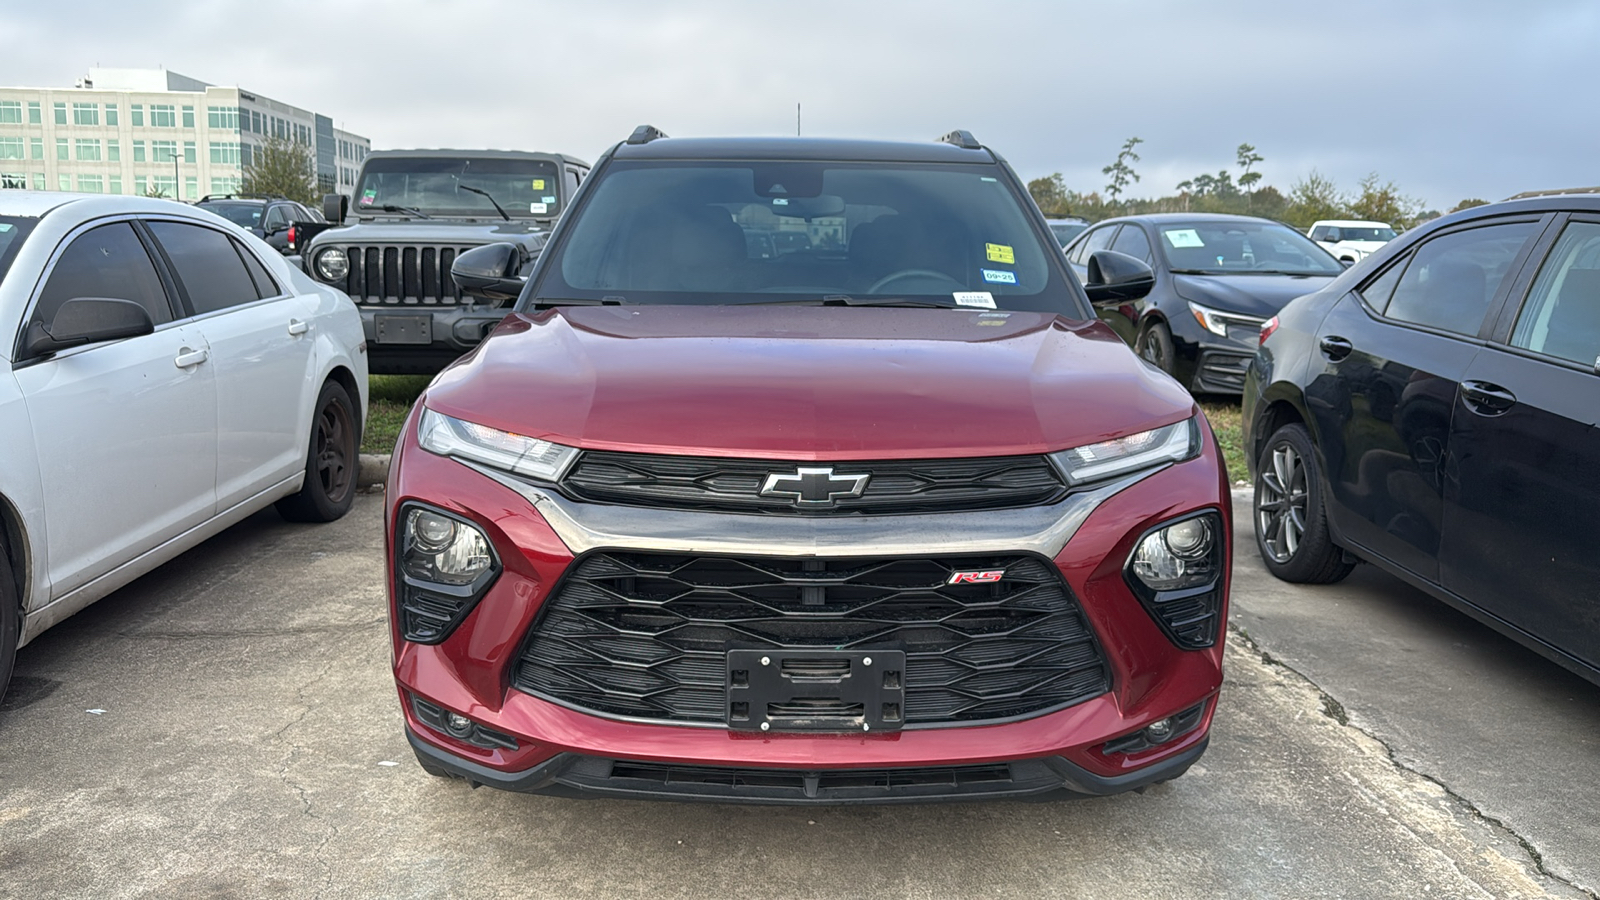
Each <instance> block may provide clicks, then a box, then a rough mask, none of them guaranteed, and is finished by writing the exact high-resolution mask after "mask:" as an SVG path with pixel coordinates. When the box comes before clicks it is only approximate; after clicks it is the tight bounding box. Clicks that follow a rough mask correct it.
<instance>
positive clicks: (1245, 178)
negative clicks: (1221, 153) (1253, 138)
mask: <svg viewBox="0 0 1600 900" xmlns="http://www.w3.org/2000/svg"><path fill="white" fill-rule="evenodd" d="M1235 152H1236V154H1237V156H1236V158H1237V159H1238V160H1239V169H1240V172H1239V187H1241V188H1244V192H1245V193H1247V194H1249V193H1253V192H1254V191H1255V186H1256V182H1258V181H1260V180H1261V173H1260V172H1252V171H1251V170H1250V169H1251V167H1252V166H1254V165H1255V164H1256V163H1258V162H1261V161H1263V160H1265V159H1266V157H1264V156H1262V155H1261V154H1259V153H1257V152H1256V148H1254V147H1252V146H1250V145H1249V144H1240V145H1239V149H1238V150H1237V151H1235Z"/></svg>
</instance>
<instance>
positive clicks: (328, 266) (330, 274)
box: [316, 247, 350, 281]
mask: <svg viewBox="0 0 1600 900" xmlns="http://www.w3.org/2000/svg"><path fill="white" fill-rule="evenodd" d="M316 269H317V274H318V275H321V276H322V280H323V281H343V280H344V277H345V276H346V275H349V274H350V258H349V257H347V256H345V255H344V251H343V250H340V249H339V248H338V247H330V248H329V249H327V250H324V251H322V252H321V253H318V254H317V265H316Z"/></svg>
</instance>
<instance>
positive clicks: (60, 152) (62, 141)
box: [56, 138, 67, 159]
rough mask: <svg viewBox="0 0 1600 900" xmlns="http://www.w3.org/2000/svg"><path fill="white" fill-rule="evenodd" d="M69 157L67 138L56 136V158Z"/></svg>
mask: <svg viewBox="0 0 1600 900" xmlns="http://www.w3.org/2000/svg"><path fill="white" fill-rule="evenodd" d="M66 158H67V139H66V138H56V159H66Z"/></svg>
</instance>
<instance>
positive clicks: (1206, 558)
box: [1133, 518, 1216, 591]
mask: <svg viewBox="0 0 1600 900" xmlns="http://www.w3.org/2000/svg"><path fill="white" fill-rule="evenodd" d="M1215 544H1216V540H1215V538H1214V537H1213V536H1212V533H1211V528H1210V526H1209V525H1208V524H1207V523H1206V521H1205V519H1203V518H1193V519H1185V520H1183V521H1182V522H1176V523H1174V524H1172V525H1168V526H1167V527H1165V528H1162V529H1160V530H1159V531H1155V532H1152V533H1150V534H1148V535H1146V536H1145V538H1144V540H1142V541H1140V542H1139V546H1138V547H1137V548H1136V549H1135V550H1134V552H1133V574H1134V575H1135V576H1136V577H1137V578H1138V579H1139V580H1140V581H1142V582H1144V584H1145V586H1146V587H1148V588H1150V589H1151V590H1153V591H1173V590H1179V589H1181V588H1186V587H1195V586H1198V585H1202V584H1206V583H1208V582H1210V581H1211V580H1212V579H1213V578H1215V577H1216V566H1215V564H1214V562H1213V560H1212V558H1211V557H1212V552H1211V551H1212V549H1213V547H1214V546H1215Z"/></svg>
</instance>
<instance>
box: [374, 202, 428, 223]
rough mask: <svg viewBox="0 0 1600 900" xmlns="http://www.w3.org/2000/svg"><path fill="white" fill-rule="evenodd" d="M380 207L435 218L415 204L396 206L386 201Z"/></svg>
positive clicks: (387, 210) (423, 217)
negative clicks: (414, 205)
mask: <svg viewBox="0 0 1600 900" xmlns="http://www.w3.org/2000/svg"><path fill="white" fill-rule="evenodd" d="M378 208H379V209H381V210H383V211H384V212H398V213H406V214H408V215H412V216H416V217H417V218H419V219H431V218H433V216H430V215H428V214H427V213H425V212H423V211H422V210H420V209H417V208H416V207H413V206H395V205H394V204H392V203H385V204H384V205H383V206H380V207H378Z"/></svg>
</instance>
